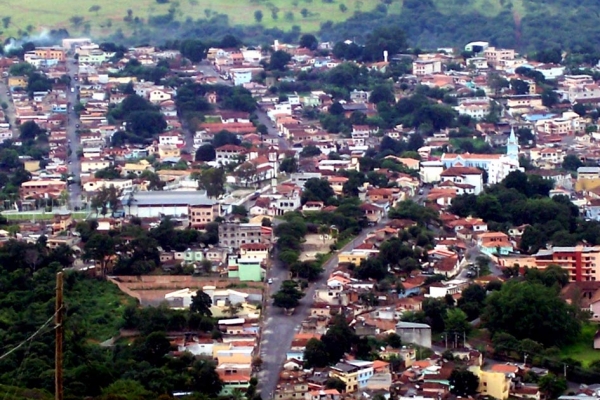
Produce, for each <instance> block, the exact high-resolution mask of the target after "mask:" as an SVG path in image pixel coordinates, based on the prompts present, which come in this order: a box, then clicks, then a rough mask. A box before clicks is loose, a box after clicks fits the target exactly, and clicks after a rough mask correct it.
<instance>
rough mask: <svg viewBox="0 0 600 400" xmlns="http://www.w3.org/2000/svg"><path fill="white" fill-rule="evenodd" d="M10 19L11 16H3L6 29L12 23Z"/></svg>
mask: <svg viewBox="0 0 600 400" xmlns="http://www.w3.org/2000/svg"><path fill="white" fill-rule="evenodd" d="M10 19H11V18H10V17H3V18H2V26H3V27H4V29H8V26H9V25H10Z"/></svg>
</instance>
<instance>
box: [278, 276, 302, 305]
mask: <svg viewBox="0 0 600 400" xmlns="http://www.w3.org/2000/svg"><path fill="white" fill-rule="evenodd" d="M302 297H304V293H302V292H301V291H300V290H298V285H297V284H296V282H294V281H290V280H287V281H283V282H282V283H281V287H280V289H279V291H278V292H277V293H275V294H274V295H273V296H272V298H273V305H274V306H275V307H280V308H284V309H286V310H290V309H292V308H295V307H297V306H298V304H300V299H301V298H302Z"/></svg>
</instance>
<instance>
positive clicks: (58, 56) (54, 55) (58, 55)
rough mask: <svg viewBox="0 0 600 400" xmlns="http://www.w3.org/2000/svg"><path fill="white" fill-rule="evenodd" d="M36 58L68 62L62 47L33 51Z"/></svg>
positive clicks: (41, 48)
mask: <svg viewBox="0 0 600 400" xmlns="http://www.w3.org/2000/svg"><path fill="white" fill-rule="evenodd" d="M33 53H35V55H36V57H39V58H43V59H44V60H58V61H65V60H66V57H67V56H66V51H65V49H63V48H61V47H38V48H36V49H35V50H33Z"/></svg>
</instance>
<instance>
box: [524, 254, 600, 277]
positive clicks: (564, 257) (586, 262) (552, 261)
mask: <svg viewBox="0 0 600 400" xmlns="http://www.w3.org/2000/svg"><path fill="white" fill-rule="evenodd" d="M532 257H533V258H534V259H535V267H536V268H540V269H545V268H546V267H548V266H549V265H558V266H560V267H561V268H562V269H564V270H565V271H567V272H568V273H569V280H570V281H571V282H581V281H596V280H600V247H598V246H593V247H591V246H581V245H579V246H571V247H551V248H550V249H542V250H540V251H538V252H537V253H536V254H534V255H533V256H532Z"/></svg>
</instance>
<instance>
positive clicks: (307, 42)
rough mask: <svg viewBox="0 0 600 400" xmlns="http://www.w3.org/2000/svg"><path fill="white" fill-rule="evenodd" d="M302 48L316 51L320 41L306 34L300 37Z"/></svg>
mask: <svg viewBox="0 0 600 400" xmlns="http://www.w3.org/2000/svg"><path fill="white" fill-rule="evenodd" d="M299 44H300V47H304V48H305V49H309V50H316V49H317V46H318V45H319V41H318V40H317V38H316V37H315V35H311V34H304V35H302V36H300V43H299Z"/></svg>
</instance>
